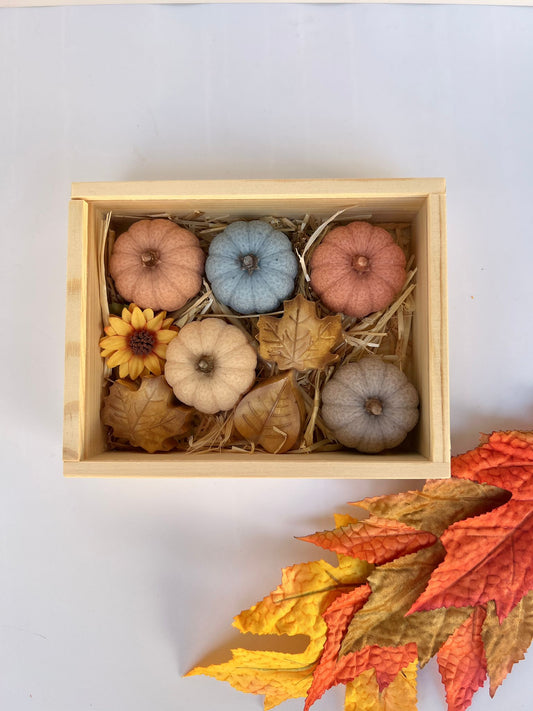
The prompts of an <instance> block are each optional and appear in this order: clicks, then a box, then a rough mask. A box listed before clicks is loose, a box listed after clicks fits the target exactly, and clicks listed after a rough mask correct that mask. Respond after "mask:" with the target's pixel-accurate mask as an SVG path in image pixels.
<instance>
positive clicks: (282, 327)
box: [257, 294, 342, 370]
mask: <svg viewBox="0 0 533 711" xmlns="http://www.w3.org/2000/svg"><path fill="white" fill-rule="evenodd" d="M257 326H258V328H259V333H258V339H259V355H260V356H261V357H262V358H264V359H265V360H272V361H274V362H275V363H277V364H278V366H279V368H280V370H290V369H291V368H295V369H296V370H307V369H308V368H315V369H318V370H320V369H322V368H325V367H326V366H328V365H331V364H332V363H335V362H336V361H337V360H338V359H339V356H338V355H337V354H335V353H332V352H331V350H332V349H333V348H335V347H336V346H338V345H340V343H342V324H341V315H340V314H336V315H335V316H326V317H324V318H318V317H317V315H316V304H315V302H314V301H307V300H306V299H305V298H304V297H303V296H302V295H301V294H298V296H296V298H294V299H292V300H291V301H285V302H284V308H283V316H282V317H281V318H275V317H274V316H260V317H259V320H258V322H257Z"/></svg>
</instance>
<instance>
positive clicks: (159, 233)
mask: <svg viewBox="0 0 533 711" xmlns="http://www.w3.org/2000/svg"><path fill="white" fill-rule="evenodd" d="M204 263H205V254H204V252H203V251H202V248H201V247H200V243H199V241H198V239H197V238H196V237H195V236H194V235H193V234H192V232H189V230H185V229H183V227H179V226H178V225H176V223H174V222H171V221H170V220H162V219H158V220H139V222H135V223H134V224H133V225H132V226H131V227H130V228H129V230H128V231H127V232H124V233H123V234H121V235H120V237H119V238H118V239H117V241H116V242H115V245H114V247H113V254H112V255H111V259H110V261H109V271H110V273H111V276H112V277H113V279H114V281H115V286H116V288H117V291H118V292H119V294H120V295H121V296H122V297H123V298H124V299H127V300H128V301H133V302H135V303H136V304H137V305H138V306H140V307H141V308H143V309H144V308H151V309H154V310H155V311H160V310H163V311H175V310H176V309H179V308H180V307H181V306H183V304H185V303H186V302H187V301H188V300H189V299H190V298H192V297H193V296H195V295H196V294H197V293H198V292H199V291H200V289H201V287H202V276H203V273H204Z"/></svg>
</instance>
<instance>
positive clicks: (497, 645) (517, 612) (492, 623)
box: [481, 591, 533, 696]
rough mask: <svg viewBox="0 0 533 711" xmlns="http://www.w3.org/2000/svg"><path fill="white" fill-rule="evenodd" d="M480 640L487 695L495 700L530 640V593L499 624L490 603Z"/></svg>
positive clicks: (532, 607)
mask: <svg viewBox="0 0 533 711" xmlns="http://www.w3.org/2000/svg"><path fill="white" fill-rule="evenodd" d="M481 636H482V637H483V644H484V646H485V654H486V657H487V672H488V675H489V679H490V695H491V696H494V694H495V693H496V690H497V688H498V687H499V686H500V684H501V683H502V681H503V680H504V679H505V677H506V676H507V674H509V672H510V671H511V669H512V667H513V665H514V664H516V662H519V661H520V660H521V659H523V658H524V654H525V652H526V651H527V649H528V647H529V645H530V644H531V641H532V640H533V591H531V592H529V593H528V594H527V595H525V596H524V597H523V598H522V599H521V600H520V602H519V603H518V605H515V607H513V609H512V610H511V612H510V613H509V614H508V615H507V617H506V618H505V619H504V620H503V621H502V622H501V624H500V621H499V620H498V616H497V615H496V606H495V605H494V603H493V602H489V603H488V604H487V617H486V618H485V622H484V623H483V629H482V632H481Z"/></svg>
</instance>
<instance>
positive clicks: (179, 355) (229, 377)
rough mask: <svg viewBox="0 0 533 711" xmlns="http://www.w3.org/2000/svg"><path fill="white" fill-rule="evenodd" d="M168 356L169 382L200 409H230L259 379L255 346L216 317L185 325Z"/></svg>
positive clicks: (189, 403) (190, 403) (187, 400)
mask: <svg viewBox="0 0 533 711" xmlns="http://www.w3.org/2000/svg"><path fill="white" fill-rule="evenodd" d="M166 356H167V360H166V364H165V378H166V380H167V382H168V383H169V384H170V385H171V386H172V388H173V390H174V394H175V395H176V397H177V398H178V400H181V402H183V403H185V404H186V405H192V406H193V407H194V408H196V409H197V410H198V412H203V413H206V414H214V413H215V412H220V411H222V410H229V409H230V408H232V407H233V406H234V405H235V403H236V402H237V401H238V400H239V398H240V397H241V395H242V394H243V393H245V392H246V391H247V390H248V389H249V388H250V387H251V386H252V383H253V382H254V380H255V366H256V363H257V354H256V351H255V348H254V347H253V346H252V345H250V343H249V342H248V339H247V338H246V336H245V335H244V334H243V332H242V331H241V330H240V329H239V328H237V327H236V326H232V325H231V324H227V323H225V322H224V321H221V320H219V319H216V318H208V319H205V320H204V321H196V322H191V323H188V324H187V325H186V326H184V327H183V328H182V329H181V331H180V333H179V335H178V336H177V338H174V339H173V340H172V341H171V342H170V343H169V344H168V347H167V353H166Z"/></svg>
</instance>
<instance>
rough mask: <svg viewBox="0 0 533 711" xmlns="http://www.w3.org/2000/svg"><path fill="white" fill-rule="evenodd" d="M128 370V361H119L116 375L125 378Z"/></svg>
mask: <svg viewBox="0 0 533 711" xmlns="http://www.w3.org/2000/svg"><path fill="white" fill-rule="evenodd" d="M129 372H130V367H129V365H128V363H121V364H120V368H119V369H118V377H119V378H127V377H128V373H129Z"/></svg>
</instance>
